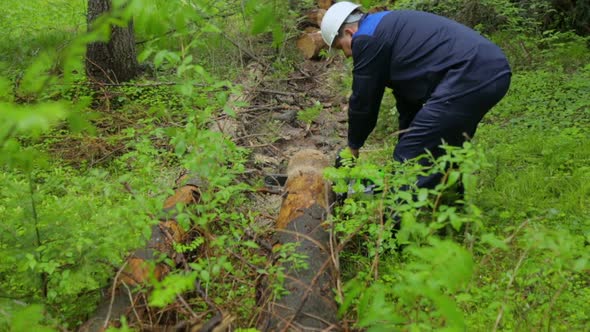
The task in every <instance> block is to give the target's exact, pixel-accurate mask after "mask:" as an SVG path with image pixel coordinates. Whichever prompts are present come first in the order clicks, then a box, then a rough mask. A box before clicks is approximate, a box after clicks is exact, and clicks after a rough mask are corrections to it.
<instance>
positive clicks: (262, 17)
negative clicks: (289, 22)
mask: <svg viewBox="0 0 590 332" xmlns="http://www.w3.org/2000/svg"><path fill="white" fill-rule="evenodd" d="M273 20H274V10H273V8H272V7H271V6H264V7H263V8H262V9H261V10H260V11H259V12H258V13H257V14H256V16H254V22H253V23H252V29H251V31H250V32H251V33H252V34H259V33H262V32H264V31H265V30H266V28H267V27H268V26H269V25H270V24H271V23H272V22H273Z"/></svg>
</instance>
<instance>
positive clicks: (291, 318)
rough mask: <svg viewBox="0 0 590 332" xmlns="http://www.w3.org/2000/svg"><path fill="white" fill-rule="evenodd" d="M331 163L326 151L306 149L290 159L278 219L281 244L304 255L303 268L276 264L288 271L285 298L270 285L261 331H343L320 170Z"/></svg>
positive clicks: (326, 189) (265, 293) (327, 204)
mask: <svg viewBox="0 0 590 332" xmlns="http://www.w3.org/2000/svg"><path fill="white" fill-rule="evenodd" d="M328 164H329V162H328V160H327V158H326V157H325V155H324V154H323V153H321V152H320V151H316V150H303V151H301V152H298V153H297V154H296V155H294V156H293V158H291V160H290V162H289V166H288V174H287V175H288V178H287V182H286V183H285V192H286V196H285V197H284V199H283V202H282V205H281V210H280V213H279V216H278V218H277V221H276V235H275V240H276V243H277V245H276V246H282V245H285V244H287V243H296V244H298V246H297V247H296V249H295V252H296V253H297V254H300V255H303V257H304V258H302V260H303V263H304V264H303V266H304V267H303V268H302V267H301V266H299V267H298V268H296V267H295V266H293V265H292V264H291V263H285V262H281V261H278V263H277V264H281V265H282V267H283V268H284V269H285V270H284V271H285V272H284V273H285V281H284V284H283V288H284V289H285V290H287V291H288V294H287V295H284V296H282V297H279V298H273V296H272V295H271V294H272V291H271V290H270V289H269V288H270V287H272V286H270V285H266V286H265V287H268V288H266V289H265V290H264V291H263V295H262V296H261V297H262V298H261V299H260V301H259V303H261V305H262V307H263V314H262V315H261V317H260V320H259V323H258V324H257V325H258V328H259V329H260V330H261V331H320V330H321V331H336V330H339V329H340V328H339V326H338V320H337V305H336V302H335V300H334V296H333V295H334V294H333V293H332V290H333V289H334V288H335V280H336V279H335V277H334V271H335V268H334V261H333V260H332V255H331V252H330V249H329V248H330V234H329V232H328V231H327V230H326V226H325V225H324V221H325V220H326V217H327V215H328V213H329V207H330V203H331V201H332V193H331V188H330V185H329V183H327V182H326V181H325V180H324V178H323V175H322V171H323V169H324V168H325V167H327V166H328Z"/></svg>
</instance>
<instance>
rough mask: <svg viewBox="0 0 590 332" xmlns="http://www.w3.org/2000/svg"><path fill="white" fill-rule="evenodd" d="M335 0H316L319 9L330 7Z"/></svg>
mask: <svg viewBox="0 0 590 332" xmlns="http://www.w3.org/2000/svg"><path fill="white" fill-rule="evenodd" d="M334 2H335V1H333V0H318V2H317V3H318V7H320V8H321V9H326V10H327V9H328V8H330V6H332V4H334Z"/></svg>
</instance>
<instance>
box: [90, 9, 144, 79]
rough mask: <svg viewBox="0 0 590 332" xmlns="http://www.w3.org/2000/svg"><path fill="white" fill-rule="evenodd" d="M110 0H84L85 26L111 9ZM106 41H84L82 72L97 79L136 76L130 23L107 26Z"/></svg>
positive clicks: (130, 77) (135, 57)
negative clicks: (108, 34)
mask: <svg viewBox="0 0 590 332" xmlns="http://www.w3.org/2000/svg"><path fill="white" fill-rule="evenodd" d="M111 9H112V5H111V0H88V14H87V17H86V18H87V23H88V29H89V30H91V29H92V24H93V23H94V22H95V21H96V19H97V18H98V17H99V16H100V15H102V14H105V13H108V12H109V11H111ZM110 28H111V35H110V38H109V41H108V42H107V43H104V42H95V43H91V44H88V48H87V50H86V74H87V75H88V77H89V78H90V79H92V80H96V81H99V82H109V83H118V82H125V81H129V80H131V79H133V78H135V77H136V76H137V73H138V63H137V52H136V50H135V36H134V34H133V22H132V21H130V22H129V24H128V26H127V27H118V26H111V27H110Z"/></svg>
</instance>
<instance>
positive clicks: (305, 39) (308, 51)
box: [296, 29, 328, 60]
mask: <svg viewBox="0 0 590 332" xmlns="http://www.w3.org/2000/svg"><path fill="white" fill-rule="evenodd" d="M296 45H297V48H298V49H299V51H301V54H302V55H303V56H304V57H305V58H306V59H308V60H309V59H315V58H318V57H319V55H320V52H321V51H322V50H325V49H328V45H326V43H325V42H324V39H323V38H322V34H321V32H320V31H319V30H317V29H316V30H315V31H311V32H304V33H303V34H302V35H301V36H300V37H299V38H298V39H297V42H296Z"/></svg>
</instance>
